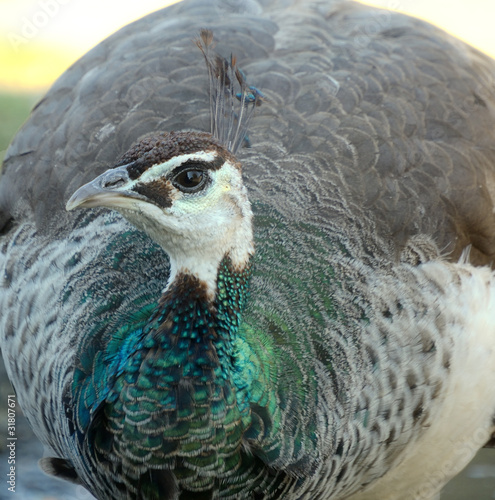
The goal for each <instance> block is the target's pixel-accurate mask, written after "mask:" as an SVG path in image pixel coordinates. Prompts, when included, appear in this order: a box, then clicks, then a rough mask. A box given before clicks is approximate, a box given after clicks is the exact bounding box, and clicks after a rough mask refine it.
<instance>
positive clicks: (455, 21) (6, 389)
mask: <svg viewBox="0 0 495 500" xmlns="http://www.w3.org/2000/svg"><path fill="white" fill-rule="evenodd" d="M172 3H176V2H175V1H167V0H139V2H123V1H121V0H0V163H1V160H2V158H3V156H4V154H5V150H6V149H7V146H8V144H9V142H10V140H11V139H12V137H13V135H14V134H15V132H16V131H17V130H18V129H19V127H20V126H21V125H22V123H23V122H24V121H25V120H26V118H27V116H28V115H29V111H30V109H31V108H32V107H33V105H34V104H35V103H36V101H37V100H38V99H39V98H40V97H41V96H42V95H43V93H44V92H45V91H46V90H47V89H48V88H49V86H50V85H51V84H52V83H53V81H54V80H55V79H56V78H57V77H58V76H59V75H61V74H62V73H63V71H64V70H65V69H66V68H67V67H68V66H70V65H71V64H72V63H73V62H74V61H76V60H77V59H78V58H79V57H80V56H82V55H83V54H84V53H85V52H87V51H88V50H89V49H91V48H92V47H93V46H95V45H96V44H97V43H98V42H100V41H101V40H103V39H104V38H106V37H107V36H109V35H110V34H112V33H113V32H115V31H116V30H118V29H119V28H121V27H122V26H125V25H126V24H128V23H130V22H132V21H133V20H135V19H137V18H140V17H142V16H144V15H146V14H148V13H150V12H153V11H154V10H158V9H160V8H162V7H164V6H166V5H169V4H172ZM362 3H368V4H370V5H376V6H379V7H384V8H388V9H393V10H398V11H401V12H405V13H408V14H411V15H414V16H416V17H420V18H422V19H426V20H428V21H430V22H432V23H433V24H436V25H437V26H439V27H441V28H443V29H444V30H446V31H448V32H449V33H451V34H453V35H455V36H457V37H458V38H461V39H463V40H465V41H466V42H468V43H470V44H471V45H474V46H475V47H477V48H478V49H480V50H482V51H483V52H485V53H487V54H489V55H491V56H492V57H495V29H494V27H493V25H494V21H495V0H370V1H366V2H362ZM7 394H12V389H11V387H10V384H9V383H8V380H7V378H6V376H5V372H4V368H3V365H2V363H1V361H0V443H2V444H1V447H0V478H2V479H1V480H0V500H3V499H4V498H5V499H7V498H12V493H11V492H9V491H8V490H7V483H6V473H7V458H6V453H5V451H4V450H6V448H5V443H6V441H5V437H6V426H7V418H6V413H7V409H6V408H7V407H6V403H7ZM17 415H18V421H17V434H18V437H19V439H18V442H17V464H16V465H17V485H16V493H17V497H18V498H21V499H26V500H89V499H91V498H92V497H91V496H90V495H89V494H88V493H86V491H85V490H84V489H83V488H81V487H75V486H72V485H68V483H65V482H61V481H57V480H54V479H51V478H48V477H47V476H45V475H44V474H42V473H41V472H40V471H39V469H38V467H37V460H38V458H39V457H41V456H42V452H43V451H42V448H41V445H39V443H37V441H36V439H35V438H34V437H33V435H32V433H31V431H30V429H29V426H28V425H27V423H26V422H25V420H23V419H22V418H21V412H20V410H18V414H17ZM490 499H495V450H482V451H481V452H480V453H479V454H478V456H477V457H476V459H475V461H474V462H473V463H472V464H471V465H470V466H468V467H467V468H466V470H465V471H464V473H463V474H462V475H461V476H459V477H458V478H456V479H455V480H454V481H452V482H451V483H450V484H449V485H448V486H447V487H446V489H445V491H444V492H443V495H442V500H490Z"/></svg>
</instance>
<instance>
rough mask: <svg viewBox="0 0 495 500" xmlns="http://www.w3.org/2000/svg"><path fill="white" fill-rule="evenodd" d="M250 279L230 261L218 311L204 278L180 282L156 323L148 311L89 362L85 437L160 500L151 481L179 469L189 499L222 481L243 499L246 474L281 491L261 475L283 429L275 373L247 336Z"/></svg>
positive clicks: (79, 401)
mask: <svg viewBox="0 0 495 500" xmlns="http://www.w3.org/2000/svg"><path fill="white" fill-rule="evenodd" d="M250 274H251V264H250V263H249V264H248V265H247V266H246V267H245V268H244V269H243V270H242V271H235V270H234V269H233V268H232V266H231V263H230V260H229V259H228V258H225V259H224V260H223V261H222V262H221V264H220V266H219V271H218V278H217V294H216V297H215V299H214V301H213V302H212V301H211V300H208V294H207V290H206V286H205V285H204V284H202V283H201V282H200V281H199V280H198V279H197V278H196V277H193V276H190V275H186V274H182V275H178V276H177V277H176V279H175V280H174V282H173V283H172V284H171V285H170V286H169V287H168V289H167V291H166V292H165V293H164V295H163V296H162V297H161V299H160V301H159V303H158V304H157V305H156V306H155V307H154V309H153V312H152V314H151V317H150V309H149V308H148V307H146V308H144V309H143V311H142V312H143V315H142V316H141V317H140V318H136V320H137V321H135V322H134V324H133V325H132V326H130V325H127V326H125V327H123V328H121V329H119V330H118V331H117V332H116V333H115V334H114V335H113V336H112V338H111V340H110V341H109V342H108V344H107V345H106V348H105V349H104V350H100V351H96V352H95V350H89V353H91V352H92V353H93V355H91V354H89V353H88V352H86V353H83V354H82V355H81V357H80V366H79V367H78V369H77V370H76V374H75V377H74V380H75V381H74V386H73V393H74V399H75V401H76V408H77V413H76V427H77V428H78V429H79V431H80V432H81V436H82V433H84V434H86V436H87V438H86V444H87V446H88V447H89V451H90V453H92V454H93V456H94V457H95V458H96V459H97V460H99V461H103V460H104V459H105V458H108V457H109V456H110V457H112V456H113V457H114V458H113V459H112V460H111V461H110V465H109V466H110V467H111V468H112V469H113V470H112V472H113V473H114V474H116V475H118V476H121V477H122V478H123V479H122V480H123V482H125V483H126V484H127V486H128V487H129V488H133V489H134V488H136V489H137V490H139V489H143V488H145V489H146V488H148V487H149V488H158V490H157V496H160V495H161V494H162V493H163V492H161V491H160V486H159V485H160V480H159V478H158V477H157V475H158V476H159V470H158V471H155V472H154V473H153V474H154V477H155V479H154V481H152V482H153V483H154V485H152V484H151V483H150V484H148V483H149V474H148V476H147V475H146V474H144V472H145V470H146V469H147V468H149V467H156V466H159V467H160V469H169V470H170V469H172V470H173V474H174V476H175V478H176V480H177V481H178V483H179V484H182V487H183V488H185V489H186V490H190V491H207V490H210V489H212V488H218V487H219V478H223V479H226V478H229V481H230V482H231V483H232V484H231V485H230V486H229V490H232V488H234V490H235V491H238V492H240V491H241V490H243V489H244V488H246V487H247V485H248V484H249V482H246V474H247V475H248V476H251V475H252V476H253V480H255V481H256V482H257V483H259V485H260V488H265V489H266V488H269V487H270V488H276V487H277V484H278V483H279V479H277V475H276V474H275V475H274V474H272V473H269V472H267V473H266V474H264V475H263V474H261V475H260V474H259V470H258V472H256V470H255V469H259V468H260V467H263V464H262V463H261V461H265V460H267V459H268V460H269V459H270V457H269V456H267V455H266V454H265V453H264V452H261V448H260V444H261V442H262V441H263V440H267V439H268V440H270V441H273V443H272V444H273V445H274V448H277V446H275V445H276V440H272V438H271V437H270V436H271V435H272V432H270V430H272V431H274V432H273V435H276V434H277V432H276V431H277V429H276V427H277V426H278V425H279V424H280V422H278V421H277V413H279V411H278V409H277V406H276V405H277V401H278V400H277V395H276V393H275V391H276V389H275V384H274V381H273V380H271V379H272V377H277V376H278V375H277V373H276V372H277V371H278V370H277V369H276V368H275V366H276V364H273V367H272V366H271V365H272V362H271V361H270V359H269V358H268V357H267V356H266V353H261V352H259V348H260V346H259V345H258V342H257V340H256V339H255V332H253V331H252V330H251V329H249V328H240V324H241V313H242V310H243V308H244V306H245V303H246V299H247V296H248V286H249V278H250ZM145 316H147V319H146V317H145ZM253 341H254V344H255V345H254V347H253V345H252V342H253ZM92 372H93V373H92ZM272 416H273V418H272ZM95 423H97V425H96V424H95ZM93 424H95V425H93ZM246 447H250V448H252V449H251V452H247V453H246ZM278 447H279V446H278ZM258 448H259V449H258ZM269 453H277V452H276V450H272V451H271V452H269ZM273 458H276V457H273ZM105 461H106V462H108V460H105ZM258 462H260V465H258V466H256V463H258ZM136 471H137V472H136ZM141 471H142V474H141ZM146 478H148V479H146ZM235 478H238V479H239V484H238V485H237V486H236V485H235V482H236V481H235ZM243 478H244V479H243ZM255 478H256V479H255ZM220 482H222V481H220ZM145 483H146V484H145ZM165 483H166V484H167V488H169V483H170V481H169V480H168V479H167V481H165ZM269 485H271V486H269ZM252 486H253V485H252V484H251V487H252ZM152 497H153V495H151V498H152Z"/></svg>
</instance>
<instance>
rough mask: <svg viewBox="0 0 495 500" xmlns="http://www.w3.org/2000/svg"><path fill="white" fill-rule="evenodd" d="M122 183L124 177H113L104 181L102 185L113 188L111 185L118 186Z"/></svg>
mask: <svg viewBox="0 0 495 500" xmlns="http://www.w3.org/2000/svg"><path fill="white" fill-rule="evenodd" d="M122 184H124V179H114V180H109V181H106V182H105V183H104V184H103V187H105V188H113V187H118V186H120V185H122Z"/></svg>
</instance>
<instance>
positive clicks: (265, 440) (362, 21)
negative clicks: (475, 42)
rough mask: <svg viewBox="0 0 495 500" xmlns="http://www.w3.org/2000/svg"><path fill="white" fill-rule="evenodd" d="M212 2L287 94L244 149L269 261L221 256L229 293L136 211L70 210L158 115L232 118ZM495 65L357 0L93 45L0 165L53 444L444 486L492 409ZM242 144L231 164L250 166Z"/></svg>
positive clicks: (246, 478) (91, 482)
mask: <svg viewBox="0 0 495 500" xmlns="http://www.w3.org/2000/svg"><path fill="white" fill-rule="evenodd" d="M172 20H173V21H172ZM205 25H206V26H208V27H209V28H212V29H213V31H214V33H215V38H216V39H217V40H218V46H217V49H216V50H218V52H219V53H221V54H223V55H229V54H230V53H234V54H236V55H237V59H238V61H239V64H240V66H241V67H242V68H243V70H245V72H246V75H247V77H248V81H249V83H252V84H255V85H256V88H259V89H260V90H261V91H262V92H263V96H265V99H264V101H265V102H264V103H263V105H262V106H261V107H259V108H257V110H256V114H255V117H254V119H253V120H252V123H251V126H250V128H249V139H250V141H249V142H250V143H251V148H245V149H242V150H240V151H238V152H237V154H236V158H237V159H238V160H239V161H240V162H241V163H242V171H243V179H244V183H245V184H246V186H247V189H248V195H249V200H250V201H251V204H252V211H253V214H254V218H253V229H254V244H255V253H254V255H253V256H252V257H251V259H250V266H252V270H251V271H250V273H251V274H252V276H251V278H250V281H249V286H248V284H247V283H248V280H247V277H246V276H244V275H242V276H240V277H239V276H238V274H239V273H242V269H240V268H239V266H229V263H228V262H229V261H228V260H222V265H221V267H220V268H219V274H218V275H217V277H216V281H215V283H216V284H217V285H218V289H215V291H214V294H213V297H212V293H211V289H208V290H206V288H205V289H203V288H202V287H203V284H201V283H198V282H196V281H195V280H194V279H192V278H191V277H190V276H189V277H187V276H184V277H183V278H181V277H180V276H181V275H180V273H179V274H177V275H176V280H178V281H175V282H172V285H171V286H172V288H169V289H167V290H166V291H165V292H163V288H164V287H165V286H166V284H167V282H168V280H169V262H168V258H167V255H166V254H165V252H164V250H163V249H162V248H160V246H159V245H158V244H157V242H156V241H153V239H152V238H150V237H149V236H147V235H146V234H144V233H143V232H141V231H140V230H138V229H136V228H135V227H133V226H132V225H131V224H130V223H129V222H127V221H126V220H125V219H124V218H123V217H122V216H121V215H119V214H118V213H115V212H110V211H108V210H106V209H99V208H97V209H92V210H89V211H80V212H71V213H69V214H67V213H65V210H64V205H65V203H66V202H67V200H68V198H69V197H70V196H71V195H72V194H73V193H74V192H75V191H76V189H77V188H79V187H80V186H81V185H82V184H84V183H85V182H88V181H91V180H92V179H94V178H95V177H96V176H97V175H98V174H101V173H102V172H103V171H104V170H105V169H107V168H109V167H112V166H121V167H122V166H123V165H126V164H127V163H128V162H135V161H136V160H137V159H138V157H139V156H140V155H141V153H142V152H143V151H144V150H145V149H146V148H147V147H148V146H151V145H152V144H153V145H155V144H157V141H155V142H153V141H154V140H147V141H146V142H145V143H143V142H141V143H140V146H138V147H135V148H134V149H130V148H132V146H133V144H136V142H137V141H138V140H139V139H140V138H142V137H143V136H146V135H149V134H154V136H155V137H158V136H159V137H161V138H163V140H164V141H165V142H167V137H170V136H169V135H167V134H164V135H163V134H162V135H159V133H160V132H162V131H165V132H171V131H175V132H178V131H191V130H199V131H208V130H209V127H210V116H209V106H210V104H209V98H208V92H207V91H206V89H207V87H208V77H207V74H206V71H205V69H204V67H203V65H202V61H201V57H202V56H201V53H200V52H199V51H198V49H197V47H195V45H194V43H192V41H191V39H192V38H193V37H194V36H195V34H196V33H197V32H198V31H199V29H200V28H201V27H203V26H205ZM301 26H305V27H306V29H305V30H304V32H302V31H301ZM372 28H373V29H372ZM375 28H376V29H375ZM494 77H495V64H494V63H493V61H492V60H490V59H489V58H487V57H485V56H483V55H482V54H480V53H479V52H477V51H475V50H474V49H471V48H469V47H467V46H466V45H464V44H462V43H461V42H458V41H456V40H455V39H453V38H451V37H449V36H448V35H446V34H443V33H442V32H440V31H439V30H437V29H435V28H433V27H431V26H429V25H427V24H425V23H423V22H421V21H418V20H414V19H411V18H407V17H405V16H401V15H399V14H394V13H388V12H384V11H379V10H375V9H372V8H369V7H365V6H361V5H358V4H354V3H352V2H346V1H338V0H336V1H326V2H325V1H314V2H312V1H308V2H271V1H268V0H266V1H260V2H256V1H254V0H253V1H248V2H245V1H244V2H222V1H216V2H206V1H202V0H195V1H193V0H187V1H185V2H183V3H181V4H178V5H175V6H173V7H171V8H169V9H166V10H164V11H160V12H158V13H155V14H153V15H151V16H148V17H147V18H144V19H143V20H141V21H139V22H138V23H137V24H134V25H130V26H129V27H127V28H125V29H124V30H122V31H120V32H119V33H117V34H115V35H114V36H113V37H111V38H110V39H108V40H107V41H105V42H103V44H101V45H100V46H98V47H96V48H95V49H94V50H93V51H92V52H91V53H89V54H88V55H87V56H85V58H83V59H82V60H81V61H80V62H79V63H77V64H76V65H75V66H73V67H72V68H71V69H69V70H68V72H67V73H66V74H65V75H64V76H63V77H62V78H61V79H60V80H59V81H58V82H57V83H56V84H55V85H54V87H53V88H52V90H51V91H50V92H49V93H48V95H47V96H46V97H45V98H44V99H43V100H42V102H41V103H40V104H39V105H38V106H37V107H36V109H35V110H34V112H33V115H32V117H31V118H30V120H29V122H28V123H27V124H26V126H25V127H24V129H23V130H22V131H21V132H20V133H19V134H18V136H17V138H16V139H15V140H14V142H13V144H12V145H11V147H10V149H9V151H8V152H7V155H6V160H5V164H4V172H3V176H2V180H1V181H0V206H1V208H2V212H1V221H2V223H3V224H4V231H3V233H2V236H1V252H0V266H1V269H2V276H3V280H2V287H1V289H0V304H1V307H2V310H3V311H4V314H3V315H2V317H1V318H0V326H1V332H2V337H1V338H2V351H3V355H4V359H5V362H6V366H7V369H8V372H9V376H10V378H11V380H12V381H13V384H14V386H15V388H16V391H17V393H18V399H19V402H20V404H21V405H22V407H23V410H24V412H25V414H26V416H27V417H28V419H29V421H30V423H31V425H32V427H33V428H34V430H35V432H36V433H37V435H38V436H39V438H40V439H41V440H42V441H43V442H44V444H45V445H46V446H47V448H49V452H48V453H47V458H45V459H43V462H42V464H43V467H44V468H45V470H48V471H50V472H52V473H58V474H60V475H65V476H67V478H69V479H70V478H72V479H76V480H78V481H80V482H81V483H82V484H84V485H85V486H86V487H87V488H88V489H89V490H90V491H92V492H93V493H94V494H95V495H96V496H97V497H98V498H102V499H107V498H108V499H119V500H120V499H141V498H142V499H145V498H146V499H148V498H149V499H151V498H156V497H157V496H161V497H162V498H171V499H172V498H177V496H178V491H179V490H180V491H181V492H182V494H181V496H180V497H179V498H180V499H181V500H184V499H186V498H236V499H237V498H239V499H242V498H245V499H260V498H284V499H289V500H290V499H309V498H310V499H312V500H315V499H322V500H323V499H325V500H327V499H333V500H337V499H339V500H344V499H352V500H375V499H376V500H398V499H401V500H403V499H411V500H413V499H414V500H416V499H419V498H424V499H433V498H436V495H437V494H438V492H439V490H440V488H441V487H442V485H443V484H444V483H445V482H446V481H447V480H448V479H449V478H450V477H452V476H453V475H455V474H456V473H457V472H458V471H459V470H460V469H461V468H462V467H463V465H465V464H466V463H467V462H468V461H469V459H470V457H471V456H472V455H473V454H474V453H475V451H476V450H477V449H478V448H479V447H481V446H483V444H484V443H485V442H486V441H487V440H488V439H489V437H490V434H491V432H493V430H494V429H493V416H494V414H495V383H493V382H494V381H495V359H494V356H495V355H494V354H493V353H492V351H495V349H493V346H494V343H495V321H494V320H495V313H494V311H495V303H494V302H495V283H494V277H493V274H492V271H491V270H490V269H489V268H482V267H475V265H481V264H490V263H491V261H492V260H493V257H494V254H495V243H494V239H495V220H494V217H493V197H492V194H493V185H494V178H495V172H494V167H493V165H495V150H494V149H493V144H494V139H495V137H494V135H495V132H494V130H495V128H494V127H493V124H494V123H495V109H494V106H495V95H494V92H493V85H492V83H493V79H494ZM181 137H183V136H181ZM195 137H198V136H195ZM203 137H206V136H203ZM193 142H194V141H193ZM217 142H218V141H217V140H215V139H212V140H211V141H210V143H211V145H213V149H214V150H215V151H216V153H219V155H220V158H221V161H220V160H218V163H217V164H216V166H215V168H212V169H210V170H211V172H209V175H211V176H212V177H211V179H210V182H211V183H212V184H214V182H217V181H218V182H220V181H222V182H224V181H225V179H228V178H230V177H232V175H233V174H231V173H230V172H229V171H227V174H228V175H224V177H221V176H222V175H223V174H222V172H223V170H224V169H225V164H227V163H229V162H230V163H229V164H230V167H231V168H232V171H233V170H238V168H237V167H238V164H237V163H236V164H235V165H233V164H234V162H236V161H237V160H236V159H234V158H233V157H232V156H231V155H230V153H227V152H226V151H225V150H224V149H222V148H221V145H220V144H217ZM206 143H207V141H206V140H205V142H204V143H203V144H204V145H206ZM146 144H147V145H148V146H146ZM194 144H195V145H193V146H191V148H192V149H191V148H190V149H189V150H188V151H189V152H193V150H194V152H197V151H198V149H197V144H196V143H194ZM169 145H170V143H167V145H166V148H165V152H164V151H163V150H160V151H158V150H155V149H151V150H150V151H151V153H150V154H148V158H147V159H146V161H143V164H142V167H143V168H138V167H139V165H138V167H136V168H135V170H133V172H134V173H133V175H134V176H135V179H134V181H136V182H138V181H139V176H140V175H141V174H143V172H144V171H145V170H147V169H148V168H149V167H152V166H153V165H151V163H155V162H154V161H151V162H149V161H148V160H157V161H160V162H166V161H167V160H170V159H171V158H172V157H173V156H174V154H176V153H177V152H181V153H182V152H184V148H183V147H182V149H181V147H179V148H178V150H177V151H176V150H175V149H174V148H172V147H168V146H169ZM145 146H146V147H145ZM129 150H130V151H129ZM126 151H129V152H128V153H126ZM167 151H168V152H167ZM122 155H124V156H122ZM119 158H122V159H121V160H119ZM216 158H217V159H218V157H216ZM224 160H227V161H224ZM230 167H229V168H230ZM229 175H230V177H229ZM169 181H170V179H169V180H167V181H163V182H164V183H165V184H166V183H167V182H169ZM136 185H138V184H136ZM166 185H167V186H170V182H169V184H166ZM145 187H146V189H144V191H143V189H141V188H140V189H141V191H140V193H141V194H142V196H145V195H146V196H148V198H149V199H151V195H150V192H151V191H152V192H153V193H156V192H157V187H156V186H150V185H149V183H148V184H147V185H146V186H145ZM234 188H235V189H234ZM171 189H172V188H170V187H168V188H167V189H164V190H162V191H160V193H161V197H155V198H154V207H158V206H167V204H169V205H170V207H174V205H175V204H176V203H177V201H178V200H179V201H180V198H179V197H177V196H175V195H174V196H175V197H174V196H172V195H171V194H170V193H172V191H171ZM237 189H241V188H240V187H239V186H234V187H233V188H232V191H236V190H237ZM236 192H237V191H236ZM143 193H144V194H143ZM232 213H233V214H234V215H233V216H232V217H234V216H235V217H239V220H240V218H246V217H247V218H248V219H249V217H250V211H249V209H248V208H246V210H244V211H243V210H240V211H239V212H236V211H235V210H234V211H233V212H232ZM191 217H192V216H191ZM8 221H10V222H8ZM210 222H211V221H210V220H206V219H205V220H202V224H201V227H199V225H198V230H199V229H204V227H206V225H207V223H210ZM203 226H204V227H203ZM233 227H234V228H235V227H236V225H235V224H233ZM147 228H148V226H146V227H145V229H147ZM158 229H159V228H158ZM158 229H157V228H156V227H153V228H152V230H150V231H149V232H150V233H153V231H155V233H156V231H157V230H158ZM205 231H206V230H205ZM155 233H154V234H155ZM246 235H249V232H247V233H246ZM174 238H175V239H172V240H171V241H172V243H170V244H171V245H172V244H175V242H176V241H178V239H177V238H178V237H176V236H174ZM246 239H248V238H247V236H246ZM226 241H228V240H226ZM248 243H249V242H248V241H246V245H248ZM469 245H471V252H470V254H469V255H468V253H467V252H465V249H466V247H468V246H469ZM187 248H188V245H187V244H184V246H183V249H186V250H187ZM208 250H209V248H206V249H205V254H206V253H207V251H208ZM463 251H464V254H463V253H462V252H463ZM197 252H198V253H197V254H195V255H201V253H200V250H197ZM247 253H250V250H249V251H248V252H247ZM236 255H237V254H236ZM461 255H462V256H463V257H462V259H461V260H459V259H460V258H461ZM238 260H239V259H238ZM236 278H239V280H240V281H239V282H238V283H239V284H240V288H239V290H241V291H240V293H239V294H237V293H236V291H235V290H236V286H234V282H235V280H236ZM180 280H183V283H182V285H183V287H182V288H180V293H179V292H177V294H176V295H174V293H175V292H174V290H175V291H176V290H179V288H174V283H175V285H178V284H179V283H180ZM186 290H187V292H186ZM188 293H191V294H192V295H191V296H190V297H189V298H184V297H185V296H187V294H188ZM224 293H225V296H224V295H223V294H224ZM247 295H249V296H248V297H247ZM178 297H182V299H180V300H179V298H178ZM224 300H226V302H225V303H224ZM192 304H195V306H194V307H193V306H192ZM188 315H189V316H188ZM187 318H189V319H187ZM175 325H180V327H179V328H178V329H177V332H176V333H174V328H175ZM174 335H175V336H174ZM473 388H474V389H473ZM202 412H203V413H202ZM49 457H59V459H61V460H55V461H54V460H50V458H49ZM62 460H63V461H62Z"/></svg>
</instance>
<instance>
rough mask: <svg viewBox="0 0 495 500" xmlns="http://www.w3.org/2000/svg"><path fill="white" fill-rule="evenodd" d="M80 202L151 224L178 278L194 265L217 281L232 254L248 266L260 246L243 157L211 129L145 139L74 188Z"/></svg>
mask: <svg viewBox="0 0 495 500" xmlns="http://www.w3.org/2000/svg"><path fill="white" fill-rule="evenodd" d="M80 207H85V208H92V207H107V208H111V209H115V210H117V211H119V212H120V213H121V214H122V215H123V216H124V217H125V218H126V219H127V220H129V222H131V223H132V224H134V225H135V226H136V227H138V228H139V229H141V230H143V231H145V232H146V233H147V234H148V235H149V236H150V237H151V238H152V239H153V240H154V241H156V242H157V243H158V244H159V245H161V246H162V247H163V249H164V250H165V251H166V252H167V254H168V255H169V257H170V261H171V279H173V275H174V274H176V273H177V272H187V273H190V274H194V275H196V276H197V277H198V278H200V279H201V280H203V281H204V282H207V283H209V284H210V285H211V287H214V282H215V279H216V273H217V270H218V265H219V263H220V261H221V260H222V259H223V258H224V257H225V256H228V257H229V258H230V260H231V262H232V264H233V265H234V266H236V267H238V268H243V267H244V266H245V265H246V263H247V261H248V260H249V257H250V255H251V254H252V253H253V236H252V226H251V218H252V212H251V207H250V203H249V200H248V197H247V191H246V188H245V187H244V185H243V182H242V176H241V166H240V163H239V162H238V161H237V159H236V158H235V156H234V155H233V154H232V153H230V152H229V151H228V150H227V149H226V148H224V147H223V146H222V145H221V144H220V143H219V141H217V140H216V139H215V138H213V136H211V135H210V134H209V133H205V132H193V131H186V132H165V133H161V134H156V135H153V136H151V137H148V138H146V139H143V140H141V141H140V142H139V143H137V144H136V145H135V146H133V147H132V148H131V149H130V150H129V151H128V152H127V153H125V154H124V155H123V156H122V158H121V159H120V160H119V161H118V162H117V163H116V165H115V166H114V167H113V168H111V169H109V170H107V171H106V172H104V173H103V174H101V175H100V176H98V177H96V178H95V179H94V180H92V181H91V182H89V183H88V184H85V185H84V186H82V187H80V188H79V189H78V190H77V191H76V192H75V193H74V194H73V195H72V197H71V198H70V199H69V201H68V202H67V209H68V210H73V209H75V208H80ZM209 288H210V287H209Z"/></svg>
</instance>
